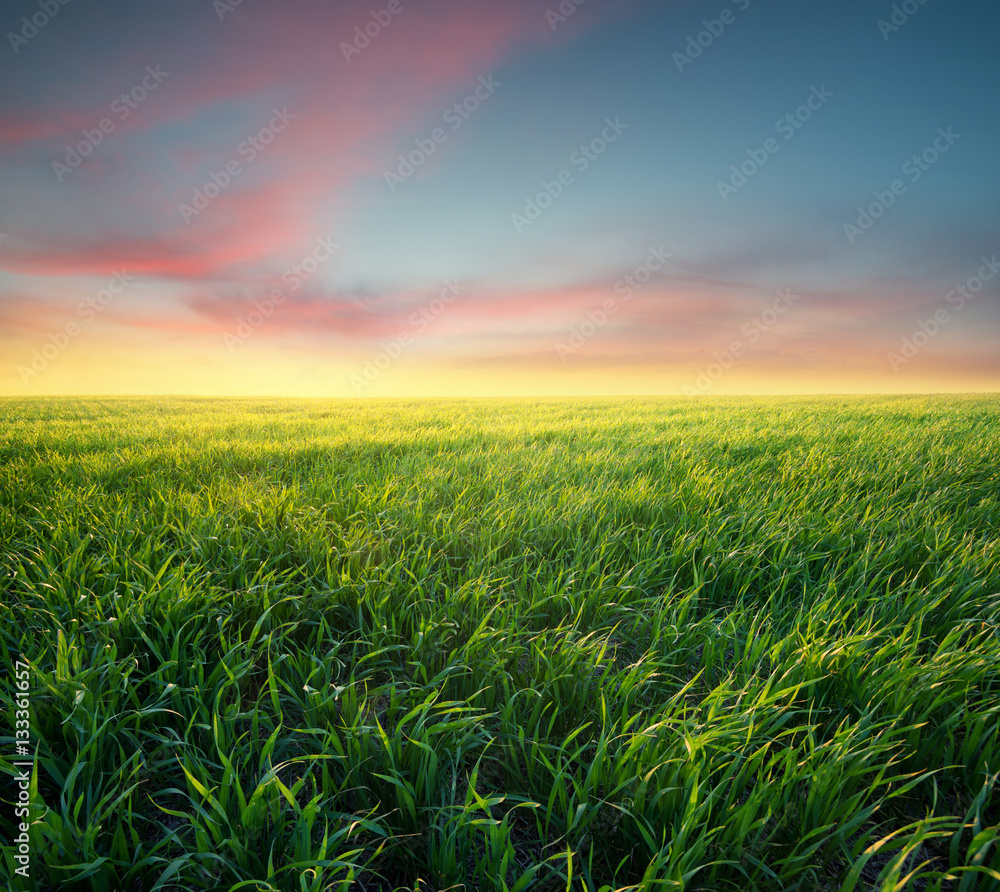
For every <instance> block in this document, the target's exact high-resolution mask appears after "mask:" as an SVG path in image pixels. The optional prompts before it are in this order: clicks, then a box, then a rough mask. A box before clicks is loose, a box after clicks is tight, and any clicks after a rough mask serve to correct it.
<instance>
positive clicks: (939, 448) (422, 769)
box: [0, 396, 1000, 892]
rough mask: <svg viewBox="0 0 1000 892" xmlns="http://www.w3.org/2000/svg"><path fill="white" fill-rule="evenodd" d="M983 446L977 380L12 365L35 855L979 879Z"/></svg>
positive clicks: (998, 633) (288, 885)
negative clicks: (205, 386)
mask: <svg viewBox="0 0 1000 892" xmlns="http://www.w3.org/2000/svg"><path fill="white" fill-rule="evenodd" d="M998 470H1000V397H996V396H974V397H973V396H970V397H947V398H946V397H919V398H918V397H879V398H860V397H857V398H856V397H844V398H822V399H820V398H816V399H804V398H794V399H780V400H779V399H736V398H730V399H723V398H712V399H703V400H610V399H608V400H582V399H580V400H522V401H516V402H515V401H487V400H483V401H474V400H466V401H453V402H448V401H428V402H402V401H399V402H388V401H387V402H306V401H280V400H270V401H268V400H258V401H252V400H230V401H227V400H201V399H157V400H140V399H120V400H118V399H115V400H100V399H76V400H70V399H66V400H56V399H52V400H40V399H39V400H6V401H0V495H2V498H0V543H2V544H0V548H2V552H0V576H2V580H3V599H2V600H3V604H2V608H0V649H2V654H0V657H2V659H3V666H2V667H0V687H2V691H0V695H2V711H3V716H2V718H0V735H3V736H2V738H0V755H2V758H0V768H2V770H3V772H4V773H5V775H7V774H12V773H13V771H14V768H13V767H12V764H11V763H12V761H13V757H12V756H11V754H12V753H13V752H14V737H13V735H14V731H13V729H14V722H15V715H14V703H13V692H14V678H13V674H12V673H13V667H14V663H15V661H16V660H18V659H19V658H22V659H24V660H25V661H27V662H28V663H30V666H31V712H32V719H31V736H32V745H33V746H34V745H36V744H37V747H38V750H37V767H36V770H35V773H34V775H33V784H32V791H31V802H32V813H31V830H30V836H31V840H32V842H31V846H32V849H33V859H34V861H33V866H32V880H31V882H30V883H27V884H22V885H23V887H24V888H32V883H34V884H36V885H37V888H39V889H46V888H53V889H55V888H58V889H72V890H91V889H93V890H140V889H142V890H151V889H185V890H188V889H191V890H208V889H248V890H268V889H275V890H279V889H280V890H324V889H331V890H339V889H349V888H355V889H360V890H375V889H384V890H391V889H422V890H428V892H429V890H444V889H448V888H462V886H461V884H464V888H465V889H468V890H472V889H482V890H487V889H489V890H529V889H530V890H536V889H538V890H545V889H554V890H556V889H559V890H562V889H581V890H582V889H587V890H592V892H598V890H602V889H603V890H609V889H621V888H626V887H627V888H635V889H640V888H641V889H665V890H670V889H676V890H680V889H690V890H695V889H704V890H741V892H747V890H799V889H801V890H810V892H811V890H850V889H858V890H861V889H880V890H881V889H885V890H893V889H914V890H916V889H931V890H933V889H942V890H943V889H955V890H961V892H972V890H988V889H997V888H1000V842H998V841H997V836H998V835H1000V828H998V820H1000V815H998V812H1000V782H998V780H997V774H996V772H998V771H1000V743H998V727H1000V482H998ZM0 782H2V784H3V787H2V790H0V798H2V799H3V802H2V804H0V808H2V810H3V817H2V819H0V827H2V828H4V829H3V830H2V831H0V832H2V833H3V835H4V839H3V842H4V843H5V844H6V843H7V842H8V841H9V836H8V828H9V827H10V821H9V819H10V818H11V816H12V814H13V809H14V799H15V798H16V795H17V794H16V787H15V786H14V785H13V784H12V782H11V781H10V779H9V778H7V777H4V778H2V779H0ZM3 859H4V860H3V861H2V862H0V874H3V873H7V874H10V875H13V869H14V867H16V866H17V865H16V863H15V862H14V861H13V860H12V852H11V850H10V849H9V848H5V849H4V854H3ZM13 883H14V888H18V885H17V884H18V883H21V880H20V879H19V878H16V877H15V878H14V881H13Z"/></svg>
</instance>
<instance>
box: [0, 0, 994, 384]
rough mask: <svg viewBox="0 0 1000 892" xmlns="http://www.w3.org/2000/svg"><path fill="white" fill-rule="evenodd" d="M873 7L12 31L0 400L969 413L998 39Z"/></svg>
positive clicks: (12, 25)
mask: <svg viewBox="0 0 1000 892" xmlns="http://www.w3.org/2000/svg"><path fill="white" fill-rule="evenodd" d="M914 5H915V6H916V4H914ZM720 9H721V10H722V11H721V12H720ZM893 9H894V7H893V5H892V4H890V3H886V4H880V3H876V4H874V5H873V4H871V3H862V2H849V3H844V4H822V5H815V4H808V5H803V4H796V3H793V2H791V0H781V2H776V3H768V4H765V3H762V2H757V0H754V2H750V0H733V2H730V3H729V4H728V5H727V6H725V8H723V4H721V3H720V4H716V5H715V6H710V5H706V4H704V3H691V2H673V0H670V2H658V3H653V2H640V0H629V2H615V3H610V2H599V0H589V2H584V0H572V2H571V0H566V2H563V3H561V4H560V3H558V2H556V0H549V2H537V0H536V2H529V0H504V2H502V3H501V2H486V0H471V2H470V0H392V2H388V3H387V2H385V0H378V3H377V4H376V5H375V6H373V5H372V3H371V2H368V0H366V2H364V3H361V2H344V3H336V4H333V3H321V2H318V0H294V2H288V3H282V4H280V5H279V4H266V3H265V2H263V0H246V2H238V0H217V2H215V3H214V4H213V3H212V2H210V0H182V2H172V3H171V4H170V5H169V7H166V6H162V7H156V8H152V7H151V8H146V4H141V3H140V4H135V3H124V2H107V3H100V4H97V5H96V6H94V5H90V4H84V3H82V2H79V0H78V2H70V3H66V4H65V5H58V11H57V13H56V14H54V15H51V16H49V15H48V14H47V13H44V11H42V12H40V7H39V5H38V4H37V3H33V4H29V3H17V4H15V5H13V6H11V5H8V6H6V7H5V8H4V11H3V13H2V17H0V25H2V26H3V27H2V30H3V33H4V35H5V39H4V45H3V47H2V51H0V79H2V83H3V84H4V86H5V89H4V90H3V93H2V98H0V353H2V355H3V358H4V361H3V363H2V364H0V392H3V393H6V394H13V395H41V394H63V393H82V394H99V393H112V394H154V393H190V394H219V395H221V394H233V395H249V394H260V395H302V396H334V397H370V396H395V395H398V396H428V395H470V396H471V395H504V394H509V395H519V394H539V395H544V394H687V395H697V394H700V393H712V394H726V393H804V392H809V393H830V392H859V393H873V392H875V393H877V392H924V391H944V392H948V391H987V390H995V389H997V388H998V385H1000V358H998V352H997V349H996V334H997V330H998V329H997V326H998V323H1000V301H998V293H1000V289H998V284H1000V277H997V276H996V273H997V272H998V271H1000V267H998V266H997V256H998V252H1000V226H998V217H997V209H998V206H1000V203H998V198H1000V195H998V192H1000V185H998V184H1000V181H998V178H997V176H996V169H995V165H996V145H997V142H996V137H997V124H996V116H995V114H994V113H993V112H992V108H993V98H994V94H995V87H996V73H997V72H996V59H995V48H993V43H994V41H995V33H996V26H997V24H1000V18H998V13H997V10H996V7H995V6H994V5H989V4H986V3H972V2H970V3H957V4H947V3H944V2H932V3H926V4H920V5H919V7H918V11H917V12H915V13H914V14H912V15H905V14H904V15H903V17H902V18H900V17H899V16H896V15H894V13H893ZM22 16H24V19H23V20H22ZM33 16H34V19H33V18H32V17H33ZM43 19H44V22H43ZM38 22H42V24H41V25H40V26H39V25H38V24H37V23H38ZM932 59H933V60H937V61H934V63H933V64H931V63H930V62H929V60H932Z"/></svg>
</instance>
